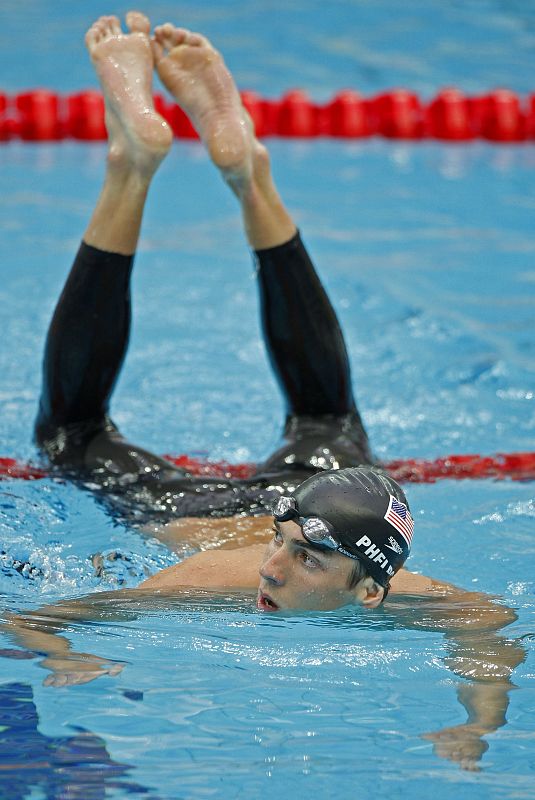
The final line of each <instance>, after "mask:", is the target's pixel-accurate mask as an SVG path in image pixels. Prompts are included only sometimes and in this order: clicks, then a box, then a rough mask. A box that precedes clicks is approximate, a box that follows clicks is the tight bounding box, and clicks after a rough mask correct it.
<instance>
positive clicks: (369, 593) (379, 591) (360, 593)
mask: <svg viewBox="0 0 535 800" xmlns="http://www.w3.org/2000/svg"><path fill="white" fill-rule="evenodd" d="M355 589H356V592H355V593H356V595H357V600H358V602H359V603H360V605H362V606H364V607H365V608H377V607H378V606H380V605H381V603H382V602H383V597H384V593H385V590H384V588H383V587H382V586H380V585H379V584H378V583H377V582H376V581H374V579H373V578H371V577H370V576H368V577H367V578H363V579H362V580H361V581H359V582H358V584H357V586H356V587H355Z"/></svg>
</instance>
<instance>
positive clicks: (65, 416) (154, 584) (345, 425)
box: [36, 12, 432, 611]
mask: <svg viewBox="0 0 535 800" xmlns="http://www.w3.org/2000/svg"><path fill="white" fill-rule="evenodd" d="M127 25H128V28H129V31H130V32H129V33H127V34H124V33H122V31H121V27H120V24H119V21H118V20H117V18H115V17H101V18H100V19H99V20H98V21H97V22H95V24H94V25H93V26H92V27H91V28H90V30H89V31H88V33H87V36H86V43H87V46H88V49H89V52H90V55H91V58H92V60H93V63H94V66H95V69H96V72H97V74H98V76H99V79H100V82H101V85H102V89H103V92H104V97H105V102H106V125H107V128H108V132H109V153H108V164H107V172H106V177H105V182H104V187H103V189H102V193H101V195H100V198H99V200H98V203H97V205H96V208H95V211H94V213H93V216H92V218H91V220H90V222H89V225H88V228H87V230H86V232H85V235H84V237H83V242H82V244H81V246H80V249H79V251H78V254H77V256H76V259H75V262H74V265H73V267H72V270H71V273H70V275H69V278H68V280H67V283H66V285H65V288H64V290H63V293H62V295H61V298H60V300H59V303H58V306H57V308H56V311H55V313H54V317H53V320H52V323H51V326H50V330H49V334H48V339H47V344H46V350H45V362H44V380H43V391H42V395H41V402H40V409H39V416H38V419H37V424H36V435H37V440H38V442H39V445H40V447H41V449H42V450H43V451H44V452H45V453H46V454H47V455H48V457H49V459H50V461H51V462H52V463H53V464H54V465H56V466H57V467H58V469H60V470H62V472H63V473H69V474H70V475H72V477H73V478H74V479H75V480H80V481H85V482H90V483H91V484H92V485H93V486H94V487H96V491H97V492H98V494H99V495H100V496H102V497H104V498H105V502H107V503H108V504H110V505H111V506H112V507H113V509H114V513H116V514H122V515H123V516H124V515H126V516H129V517H130V518H132V515H133V514H135V515H136V516H135V518H136V519H137V520H140V519H141V518H142V519H143V520H144V521H145V522H147V521H150V522H151V523H153V524H154V523H156V525H159V527H160V528H161V530H159V531H158V532H157V534H156V535H160V536H161V537H162V538H165V539H166V540H167V541H169V540H170V539H173V537H175V539H176V538H181V539H182V540H191V537H192V536H193V535H194V534H195V533H198V531H199V528H201V530H202V531H204V532H205V533H206V531H207V529H208V530H209V531H210V534H211V536H212V539H213V540H214V543H215V542H217V540H218V538H221V531H222V530H223V529H224V528H227V529H228V526H229V525H231V526H232V525H235V526H236V523H237V518H238V519H239V523H240V524H239V527H240V537H239V539H237V538H236V537H234V546H235V549H233V550H224V551H222V550H214V549H210V550H203V551H201V552H200V553H198V554H197V555H195V556H193V557H192V558H189V559H187V560H185V561H183V562H182V563H181V564H178V565H176V566H174V567H171V568H169V569H167V570H163V571H162V572H161V573H159V574H157V575H155V576H154V577H152V578H151V579H149V580H148V581H146V582H145V583H144V584H143V585H142V587H141V588H146V589H149V588H150V589H155V590H156V589H158V590H161V589H173V588H176V587H177V586H191V585H196V586H203V587H219V588H225V587H236V586H240V587H251V586H255V587H258V608H259V609H260V610H262V611H275V610H277V609H284V608H309V609H330V608H336V607H338V606H342V605H346V604H347V603H358V604H363V605H365V606H369V607H375V606H378V605H379V604H380V603H381V602H382V600H383V599H384V597H385V596H386V593H387V591H388V590H389V588H390V587H391V588H392V591H398V592H399V591H404V592H406V591H410V592H421V591H427V590H428V589H429V588H431V586H432V582H431V581H429V580H427V579H425V578H422V577H420V576H416V575H411V573H408V572H405V571H403V572H402V573H399V570H400V568H401V567H402V565H403V563H404V561H405V559H406V558H407V556H408V553H409V549H410V542H411V538H412V528H413V521H412V517H411V514H410V511H409V509H408V505H407V501H406V498H405V495H404V493H403V491H402V490H401V488H400V487H399V486H398V485H397V484H396V483H395V482H394V481H393V480H392V479H390V478H389V477H388V476H387V475H386V474H383V473H382V472H381V470H379V469H377V468H375V467H373V466H371V465H372V464H373V459H372V456H371V454H370V449H369V445H368V439H367V436H366V433H365V431H364V428H363V425H362V422H361V419H360V416H359V414H358V411H357V408H356V405H355V401H354V398H353V392H352V388H351V376H350V372H349V365H348V358H347V352H346V348H345V343H344V339H343V336H342V333H341V330H340V327H339V325H338V321H337V318H336V315H335V313H334V311H333V309H332V306H331V304H330V302H329V300H328V298H327V295H326V293H325V291H324V289H323V287H322V285H321V283H320V281H319V278H318V277H317V275H316V272H315V270H314V267H313V265H312V263H311V261H310V258H309V256H308V254H307V252H306V250H305V247H304V245H303V243H302V241H301V239H300V236H299V233H298V232H297V230H296V226H295V224H294V222H293V221H292V219H291V217H290V215H289V213H288V211H287V210H286V208H285V207H284V205H283V203H282V201H281V199H280V197H279V195H278V193H277V191H276V188H275V186H274V184H273V180H272V177H271V172H270V165H269V158H268V154H267V151H266V148H265V147H264V146H263V145H262V144H260V143H259V142H258V140H257V139H256V138H255V135H254V130H253V126H252V123H251V120H250V118H249V116H248V114H247V112H246V111H245V109H244V107H243V106H242V103H241V100H240V96H239V94H238V91H237V89H236V86H235V84H234V81H233V79H232V77H231V75H230V74H229V72H228V70H227V69H226V67H225V64H224V62H223V60H222V58H221V56H220V55H219V53H218V52H216V50H214V48H213V47H212V45H211V44H210V43H209V42H208V41H207V40H206V39H205V38H204V37H202V36H200V35H198V34H195V33H191V32H189V31H187V30H184V29H181V28H176V27H174V26H173V25H171V24H169V23H168V24H166V25H163V26H160V27H157V28H156V29H155V31H154V36H153V37H152V39H151V38H150V34H149V31H150V25H149V21H148V20H147V18H146V17H145V16H144V15H142V14H140V13H138V12H131V13H130V14H128V15H127ZM154 66H155V67H156V70H157V72H158V74H159V76H160V78H161V80H162V82H163V83H164V85H165V86H166V88H167V89H168V90H169V91H170V92H171V94H172V95H173V97H174V98H175V100H176V101H177V103H178V104H179V105H180V106H181V107H182V109H183V110H184V111H185V112H186V113H187V115H188V116H189V118H190V120H191V121H192V123H193V125H194V126H195V128H196V129H197V131H198V133H199V135H200V138H201V140H202V142H203V143H204V145H205V147H206V149H207V150H208V153H209V154H210V157H211V159H212V161H213V163H214V164H215V166H216V167H217V168H218V169H219V171H220V173H221V175H222V176H223V179H224V180H225V181H226V183H227V184H228V185H229V187H230V188H231V189H232V191H233V192H234V194H235V195H236V197H237V198H238V201H239V203H240V206H241V211H242V215H243V221H244V228H245V233H246V236H247V240H248V242H249V245H250V247H251V248H252V250H253V251H254V255H255V260H256V263H257V267H258V284H259V290H260V303H261V308H262V317H263V328H264V333H265V338H266V343H267V348H268V351H269V355H270V358H271V362H272V364H273V367H274V370H275V372H276V374H277V377H278V379H279V382H280V385H281V387H282V390H283V393H284V396H285V399H286V404H287V409H288V414H287V419H286V425H285V443H284V445H283V446H282V447H281V448H280V449H279V450H277V451H276V452H275V453H274V454H273V455H272V456H271V457H270V458H269V459H268V460H267V461H266V462H265V463H264V464H262V465H260V466H259V467H258V469H257V471H256V474H255V475H254V476H253V477H252V478H250V479H248V480H242V481H237V480H234V481H232V480H221V479H218V478H212V479H206V478H199V477H194V476H192V475H190V474H188V473H187V472H186V471H185V470H184V469H180V468H178V467H176V466H174V465H172V464H171V463H169V462H168V461H166V460H164V459H162V458H160V457H158V456H156V455H154V454H153V453H149V452H147V451H146V450H143V449H141V448H139V447H137V446H135V445H132V444H131V443H130V442H127V441H126V440H125V439H124V438H123V437H122V435H121V434H120V433H119V432H118V430H117V428H116V427H115V425H114V424H113V423H112V422H111V420H110V418H109V417H108V406H109V401H110V395H111V392H112V389H113V386H114V384H115V381H116V378H117V375H118V372H119V370H120V367H121V364H122V361H123V359H124V355H125V352H126V347H127V343H128V334H129V322H130V305H129V280H130V273H131V269H132V262H133V258H134V253H135V250H136V246H137V242H138V236H139V230H140V225H141V219H142V214H143V208H144V205H145V200H146V197H147V192H148V189H149V186H150V183H151V179H152V177H153V175H154V173H155V171H156V169H157V168H158V166H159V164H160V163H161V161H162V159H163V158H164V156H165V155H166V153H167V151H168V150H169V147H170V145H171V139H172V134H171V131H170V129H169V126H168V125H167V123H166V122H165V120H164V119H162V117H161V116H159V115H158V114H157V112H156V111H155V109H154V104H153V96H152V88H151V82H152V73H153V68H154ZM303 482H304V483H303ZM301 484H302V485H301ZM277 503H278V505H277ZM274 506H275V507H276V511H275V531H274V533H273V534H272V535H271V543H270V544H269V545H268V547H267V549H266V547H265V537H266V533H269V531H270V529H271V527H272V521H271V517H270V516H269V517H268V516H267V515H271V511H272V508H273V507H274ZM207 517H208V518H210V524H209V525H206V524H205V518H207ZM244 517H249V518H250V522H249V523H246V522H245V521H244ZM177 519H178V520H179V521H178V522H177ZM173 520H174V521H173ZM164 524H165V527H162V526H164ZM262 534H263V536H262ZM262 538H263V539H264V541H262ZM251 542H254V544H251ZM204 543H205V544H206V538H205V541H204ZM237 544H239V545H241V546H240V547H237V546H236V545H237ZM244 545H247V546H244Z"/></svg>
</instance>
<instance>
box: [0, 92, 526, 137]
mask: <svg viewBox="0 0 535 800" xmlns="http://www.w3.org/2000/svg"><path fill="white" fill-rule="evenodd" d="M241 96H242V100H243V103H244V105H245V107H246V108H247V110H248V111H249V113H250V114H251V117H252V118H253V121H254V123H255V127H256V131H257V134H258V135H259V136H286V137H299V138H310V137H315V136H333V137H338V138H342V139H359V138H365V137H369V136H384V137H386V138H390V139H409V140H415V141H417V140H419V139H426V138H427V139H428V138H432V139H441V140H445V141H470V140H473V139H478V138H483V139H487V140H489V141H493V142H523V141H526V140H533V139H535V94H531V95H529V96H528V97H527V98H524V99H522V98H520V97H519V96H518V95H517V94H515V93H514V92H512V91H510V90H508V89H495V90H494V91H491V92H489V93H487V94H485V95H481V96H477V97H469V96H467V95H465V94H463V92H461V91H460V90H459V89H456V88H446V89H443V90H441V91H440V92H439V93H438V94H437V95H436V97H434V98H433V99H431V100H430V101H428V102H424V101H422V100H421V99H420V98H419V97H418V96H417V95H416V94H415V93H414V92H411V91H408V90H406V89H392V90H390V91H387V92H382V93H381V94H379V95H376V96H375V97H369V98H366V97H364V96H363V95H361V94H360V93H359V92H356V91H353V90H352V89H347V90H344V91H341V92H339V93H338V94H336V95H335V96H334V97H333V98H332V99H331V100H330V101H329V102H327V103H325V104H323V105H321V104H318V103H314V102H313V101H312V100H311V99H310V98H309V96H308V95H307V94H306V92H303V91H301V90H299V89H294V90H292V91H289V92H287V93H286V94H285V95H283V96H282V98H280V99H279V100H269V99H265V98H262V97H260V96H259V95H257V94H255V93H254V92H247V91H245V92H242V93H241ZM155 105H156V109H157V110H158V112H159V113H160V114H162V116H163V117H164V118H165V119H166V120H167V121H168V122H169V124H170V125H171V128H172V129H173V132H174V134H175V136H176V137H177V138H181V139H195V138H197V134H196V133H195V131H194V129H193V127H192V125H191V123H190V121H189V120H188V118H187V117H186V115H185V114H184V112H183V111H182V110H181V109H180V108H179V107H178V106H177V105H176V103H174V102H171V101H169V100H167V99H166V98H164V97H162V96H161V95H157V96H156V98H155ZM17 138H18V139H22V140H24V141H59V140H61V139H78V140H83V141H102V140H104V139H106V128H105V125H104V101H103V98H102V95H101V94H100V93H99V92H97V91H93V90H88V91H83V92H78V93H76V94H72V95H60V94H57V93H55V92H52V91H50V90H48V89H35V90H32V91H27V92H22V93H21V94H17V95H14V96H9V95H7V94H3V93H0V141H4V142H5V141H9V140H10V139H17Z"/></svg>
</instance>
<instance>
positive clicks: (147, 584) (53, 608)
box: [2, 545, 264, 686]
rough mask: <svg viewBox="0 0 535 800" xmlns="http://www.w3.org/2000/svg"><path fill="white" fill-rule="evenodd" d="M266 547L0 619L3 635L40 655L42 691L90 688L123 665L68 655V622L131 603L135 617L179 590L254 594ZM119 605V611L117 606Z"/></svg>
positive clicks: (219, 554) (194, 559)
mask: <svg viewBox="0 0 535 800" xmlns="http://www.w3.org/2000/svg"><path fill="white" fill-rule="evenodd" d="M263 550H264V545H253V546H251V547H246V548H241V549H239V550H206V551H204V552H201V553H196V554H195V555H193V556H190V557H189V558H187V559H185V561H183V562H181V563H180V564H175V565H174V566H172V567H168V568H167V569H163V570H160V571H159V572H157V573H156V575H153V576H152V577H151V578H149V579H148V580H146V581H144V582H143V583H142V584H141V585H140V586H139V587H138V588H137V589H130V590H121V591H119V592H118V591H115V592H99V593H98V594H95V595H90V596H89V597H85V598H81V599H76V600H66V601H63V602H61V603H57V604H55V605H50V606H45V607H43V608H41V609H38V610H37V611H28V612H25V613H24V614H12V613H7V614H5V615H4V619H5V623H4V625H3V626H2V627H3V630H4V632H5V633H6V634H7V635H8V636H9V637H10V638H11V639H13V640H15V642H16V643H17V644H18V645H20V646H21V647H24V648H25V649H27V650H30V651H33V652H36V653H38V654H39V655H42V656H44V658H43V660H42V661H41V666H43V667H44V668H45V669H49V670H50V671H51V673H52V674H51V675H49V676H47V678H45V680H44V684H45V686H64V685H67V684H78V683H88V682H89V681H92V680H94V679H95V678H99V677H101V676H103V675H116V674H117V673H119V672H120V671H121V670H122V669H123V667H124V662H116V661H110V660H108V659H104V658H101V657H100V656H96V655H93V654H92V653H78V652H75V651H73V650H72V648H71V645H70V643H69V641H68V640H67V639H66V638H64V636H62V635H61V634H62V632H63V631H64V629H65V628H67V627H68V626H69V624H71V623H72V622H87V621H90V620H102V619H106V618H109V617H110V616H111V617H112V618H114V619H116V618H117V617H118V616H124V615H125V614H126V613H127V612H126V610H125V604H127V603H128V602H129V601H132V603H133V612H132V613H136V610H137V607H138V604H139V602H140V601H143V600H145V601H147V600H148V599H150V600H152V601H154V599H155V597H158V595H161V596H162V598H163V597H165V596H169V595H177V594H179V593H180V592H181V591H188V590H190V589H192V588H198V587H203V589H207V590H210V589H214V590H215V589H230V588H239V589H253V588H256V587H257V585H258V564H259V563H260V558H261V554H262V552H263ZM117 601H120V607H119V608H118V607H117V605H116V603H117Z"/></svg>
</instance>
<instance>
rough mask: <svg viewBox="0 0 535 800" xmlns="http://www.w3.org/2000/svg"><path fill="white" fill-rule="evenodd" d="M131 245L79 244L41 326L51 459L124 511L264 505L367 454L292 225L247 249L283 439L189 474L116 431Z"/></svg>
mask: <svg viewBox="0 0 535 800" xmlns="http://www.w3.org/2000/svg"><path fill="white" fill-rule="evenodd" d="M133 260H134V257H133V256H124V255H118V254H116V253H108V252H104V251H102V250H97V249H96V248H94V247H90V246H89V245H86V244H85V243H82V244H81V246H80V249H79V251H78V254H77V256H76V259H75V261H74V264H73V267H72V269H71V272H70V275H69V277H68V279H67V283H66V285H65V287H64V289H63V292H62V294H61V297H60V299H59V302H58V305H57V307H56V310H55V313H54V316H53V318H52V322H51V325H50V329H49V332H48V337H47V342H46V348H45V357H44V366H43V389H42V394H41V400H40V405H39V414H38V418H37V421H36V429H35V430H36V438H37V442H38V444H39V446H40V447H41V449H42V450H43V452H44V453H46V455H47V456H48V458H49V459H50V461H51V462H52V464H53V465H55V466H56V468H57V469H58V470H60V471H61V472H62V473H63V474H68V475H69V476H70V477H71V478H72V479H73V480H76V481H78V482H81V483H83V484H84V485H86V486H88V487H89V488H91V490H93V491H94V492H96V493H97V494H98V495H99V496H100V497H101V498H102V499H103V500H104V501H105V502H106V504H107V505H108V506H109V507H110V508H111V509H112V510H113V512H114V513H115V514H119V515H120V516H121V517H126V518H127V519H128V520H129V521H130V522H135V521H136V520H139V521H140V522H147V521H148V520H151V521H161V522H165V521H167V520H169V519H171V518H173V517H184V516H197V517H201V516H230V515H233V514H238V513H248V514H266V513H268V512H269V509H270V506H271V504H272V502H273V500H274V498H275V497H276V496H278V495H279V494H280V493H281V492H282V491H283V490H284V489H285V488H290V487H292V486H296V485H298V484H299V483H300V482H302V481H303V480H304V479H305V478H307V477H309V476H310V475H311V474H313V473H314V472H317V471H318V470H320V469H329V468H331V467H335V468H337V467H340V468H341V467H345V466H351V465H356V464H370V463H372V457H371V454H370V450H369V446H368V438H367V436H366V432H365V430H364V428H363V425H362V422H361V419H360V416H359V413H358V411H357V408H356V405H355V401H354V398H353V391H352V387H351V375H350V369H349V362H348V358H347V351H346V347H345V343H344V338H343V335H342V332H341V330H340V326H339V324H338V320H337V318H336V315H335V312H334V310H333V308H332V306H331V304H330V301H329V298H328V297H327V295H326V293H325V290H324V288H323V286H322V284H321V282H320V280H319V278H318V276H317V274H316V272H315V269H314V266H313V264H312V262H311V261H310V258H309V256H308V253H307V251H306V250H305V248H304V246H303V243H302V241H301V238H300V236H299V234H296V235H295V236H294V237H293V238H292V239H291V240H290V241H289V242H287V243H286V244H283V245H280V246H278V247H273V248H270V249H268V250H259V251H256V252H255V260H256V264H257V267H258V285H259V291H260V307H261V316H262V327H263V331H264V337H265V341H266V346H267V349H268V353H269V357H270V361H271V364H272V367H273V370H274V372H275V374H276V376H277V378H278V381H279V384H280V387H281V390H282V392H283V395H284V398H285V400H286V424H285V427H284V444H283V446H282V447H281V448H280V449H278V450H277V451H276V452H275V453H273V454H272V455H271V456H270V457H269V458H268V459H267V461H265V462H264V463H263V464H260V465H259V466H258V468H257V470H256V472H255V474H254V475H253V477H251V478H249V479H246V480H226V479H224V480H221V479H219V478H208V479H207V478H205V477H198V476H193V475H191V474H190V473H188V472H187V471H186V470H184V469H181V468H179V467H176V466H174V465H173V464H171V463H170V462H168V461H166V460H165V459H163V458H160V457H159V456H157V455H154V454H153V453H150V452H148V451H147V450H143V449H142V448H140V447H138V446H137V445H133V444H131V443H130V442H128V441H126V440H125V439H124V437H123V436H122V435H121V434H120V432H119V431H118V429H117V427H116V426H115V425H114V423H113V422H112V421H111V419H110V417H109V415H108V410H109V403H110V398H111V395H112V392H113V388H114V386H115V383H116V380H117V377H118V375H119V372H120V369H121V366H122V363H123V360H124V357H125V354H126V350H127V346H128V338H129V331H130V317H131V307H130V275H131V271H132V265H133Z"/></svg>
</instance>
